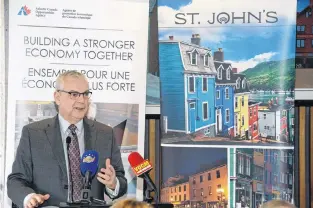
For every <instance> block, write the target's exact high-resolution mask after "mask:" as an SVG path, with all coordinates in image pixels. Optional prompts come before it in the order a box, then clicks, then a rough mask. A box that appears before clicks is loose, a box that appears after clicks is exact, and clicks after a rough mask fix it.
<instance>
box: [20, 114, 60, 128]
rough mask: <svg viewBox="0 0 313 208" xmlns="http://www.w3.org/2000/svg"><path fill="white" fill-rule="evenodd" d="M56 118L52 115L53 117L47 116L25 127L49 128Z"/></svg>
mask: <svg viewBox="0 0 313 208" xmlns="http://www.w3.org/2000/svg"><path fill="white" fill-rule="evenodd" d="M54 119H55V118H54V117H52V118H46V119H43V120H40V121H35V122H32V123H29V124H27V125H25V126H24V128H27V129H32V130H42V129H45V128H47V126H49V125H51V124H52V123H53V121H54Z"/></svg>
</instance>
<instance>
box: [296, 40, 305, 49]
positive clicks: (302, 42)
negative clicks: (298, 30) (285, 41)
mask: <svg viewBox="0 0 313 208" xmlns="http://www.w3.org/2000/svg"><path fill="white" fill-rule="evenodd" d="M297 48H304V40H303V39H297Z"/></svg>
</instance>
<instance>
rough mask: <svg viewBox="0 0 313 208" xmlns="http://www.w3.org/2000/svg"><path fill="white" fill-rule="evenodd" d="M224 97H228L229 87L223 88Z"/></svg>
mask: <svg viewBox="0 0 313 208" xmlns="http://www.w3.org/2000/svg"><path fill="white" fill-rule="evenodd" d="M225 99H229V88H228V87H227V88H225Z"/></svg>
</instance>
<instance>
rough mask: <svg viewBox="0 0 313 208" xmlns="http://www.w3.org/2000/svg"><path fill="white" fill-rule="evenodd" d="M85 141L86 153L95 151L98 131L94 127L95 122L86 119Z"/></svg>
mask: <svg viewBox="0 0 313 208" xmlns="http://www.w3.org/2000/svg"><path fill="white" fill-rule="evenodd" d="M84 140H85V151H87V150H94V149H95V147H96V140H97V131H96V129H95V127H94V121H92V120H89V119H86V118H85V119H84Z"/></svg>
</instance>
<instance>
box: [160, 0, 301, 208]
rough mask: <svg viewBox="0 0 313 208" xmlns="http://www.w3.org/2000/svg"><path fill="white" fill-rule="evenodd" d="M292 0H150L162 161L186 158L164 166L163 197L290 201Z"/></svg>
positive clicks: (179, 203) (224, 202)
mask: <svg viewBox="0 0 313 208" xmlns="http://www.w3.org/2000/svg"><path fill="white" fill-rule="evenodd" d="M282 5H283V6H282ZM296 6H297V1H296V0H288V1H285V0H284V1H283V0H274V1H273V0H271V1H270V0H265V1H256V0H252V1H251V0H235V1H230V0H224V1H221V0H183V1H181V0H173V1H166V0H159V1H158V20H159V22H158V25H159V66H160V83H161V87H160V89H161V114H162V121H163V134H162V139H161V141H162V147H163V150H164V151H163V153H162V154H163V155H162V157H163V158H169V157H170V156H169V154H171V153H172V152H175V153H174V154H175V155H178V156H177V157H176V156H175V157H176V158H177V161H180V160H183V161H185V163H187V164H189V163H190V165H189V166H190V168H187V169H189V171H188V173H187V172H186V171H184V170H183V168H182V167H183V166H182V167H181V166H180V165H179V164H180V162H175V164H177V165H175V166H173V165H172V164H170V163H164V164H163V166H162V190H161V199H162V200H163V201H164V202H172V203H174V204H175V206H176V207H186V206H187V207H188V206H194V207H207V208H208V207H209V208H211V207H212V208H213V207H230V208H241V207H253V208H254V207H260V206H261V205H262V204H263V203H264V202H266V201H269V200H272V199H284V200H287V201H289V202H293V189H294V183H293V171H294V170H293V163H292V161H293V157H294V156H293V149H294V82H295V45H296V14H297V12H296V10H297V8H296ZM179 152H180V153H179ZM182 152H184V153H182ZM201 152H202V153H203V154H202V153H201ZM210 152H214V154H210ZM222 152H223V154H224V155H223V156H222V155H220V154H218V153H222ZM180 154H184V156H179V155H180ZM203 157H204V158H205V159H206V160H204V159H203ZM191 158H192V159H191ZM225 158H226V159H225ZM166 160H167V159H166ZM187 161H188V162H187ZM198 161H199V162H198ZM221 161H223V162H222V163H221ZM185 163H184V164H185ZM194 164H197V165H194ZM183 185H184V187H185V185H186V187H187V188H186V189H185V188H184V191H183V188H182V187H183ZM188 187H189V188H188Z"/></svg>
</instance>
